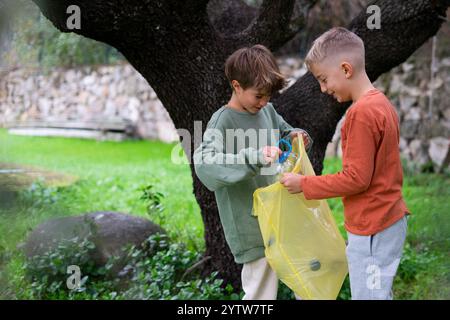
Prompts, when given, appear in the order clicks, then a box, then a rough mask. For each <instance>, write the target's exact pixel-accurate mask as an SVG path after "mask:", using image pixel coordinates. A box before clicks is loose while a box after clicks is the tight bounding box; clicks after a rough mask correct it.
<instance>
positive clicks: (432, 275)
mask: <svg viewBox="0 0 450 320" xmlns="http://www.w3.org/2000/svg"><path fill="white" fill-rule="evenodd" d="M174 146H175V144H165V143H161V142H156V141H126V142H100V141H92V140H81V139H64V138H42V137H40V138H33V137H22V136H11V135H8V134H7V133H6V131H5V130H3V129H0V164H3V165H2V166H0V169H1V168H5V166H6V167H7V166H8V165H9V166H12V164H14V165H22V166H26V167H24V168H30V167H32V168H36V169H40V170H48V172H50V173H51V174H53V175H55V174H65V175H67V176H68V177H70V179H66V180H65V182H64V183H62V184H61V185H58V183H54V182H52V183H49V185H46V183H45V181H41V182H37V183H34V184H31V185H30V186H27V182H26V181H27V180H26V179H25V180H24V181H25V182H24V183H23V191H21V192H20V193H19V196H18V197H17V198H15V200H16V201H5V198H4V197H3V198H1V199H3V202H2V204H1V205H0V219H1V220H0V285H2V282H5V281H7V280H6V279H5V277H3V280H2V277H1V275H2V270H7V269H8V268H9V270H14V265H13V264H14V263H17V261H16V260H14V259H11V258H8V257H10V256H11V253H12V252H15V250H16V247H17V246H18V245H20V243H21V242H23V241H24V239H25V238H26V234H27V232H28V231H29V230H31V229H32V228H33V227H35V226H36V225H38V224H39V223H41V222H43V221H45V220H47V219H50V218H54V217H59V216H68V215H77V214H81V213H85V212H93V211H100V210H101V211H105V210H109V211H119V212H125V213H130V214H133V215H138V216H143V217H149V215H148V213H147V211H146V206H145V203H144V202H143V201H142V200H140V199H139V198H140V197H141V195H142V188H144V187H146V186H148V185H152V186H153V189H154V190H156V191H158V192H161V193H162V194H164V198H163V199H162V205H163V207H164V210H163V211H162V213H161V214H158V215H153V216H151V217H150V218H151V219H152V220H153V221H155V222H157V223H160V224H161V225H162V226H163V227H164V228H165V229H166V230H168V232H169V234H170V235H171V236H173V237H175V238H177V239H178V240H180V241H183V242H185V243H187V244H188V245H189V247H191V248H195V249H196V250H203V248H204V241H203V224H202V220H201V216H200V209H199V207H198V205H197V203H196V200H195V198H194V195H193V187H192V176H191V172H190V168H189V166H188V165H187V164H174V163H172V162H171V160H170V159H171V153H172V150H173V147H174ZM340 169H341V162H340V160H339V159H326V161H325V169H324V172H325V173H331V172H337V171H338V170H340ZM43 172H44V171H43ZM43 176H45V174H43ZM6 177H7V175H5V174H0V186H1V185H5V183H4V181H5V178H6ZM9 177H10V176H9ZM1 179H3V180H1ZM62 180H64V179H63V178H62ZM67 181H70V183H71V184H69V185H68V182H67ZM74 181H75V182H74ZM0 191H1V190H0ZM403 192H404V196H405V199H406V202H407V204H408V207H409V209H410V210H411V211H412V212H413V215H412V216H411V218H410V220H409V233H408V244H407V246H406V249H405V256H404V261H403V262H402V265H401V268H400V270H399V276H398V277H397V279H396V284H395V294H396V298H399V299H446V298H447V299H448V298H450V294H449V289H448V288H449V287H450V279H449V272H448V270H449V260H450V259H449V256H448V254H449V252H450V250H449V248H450V240H449V234H450V219H448V215H449V212H450V201H449V199H450V178H449V176H448V175H435V174H421V175H413V174H406V175H405V184H404V190H403ZM329 204H330V207H331V208H332V210H333V213H334V216H335V218H336V221H337V223H338V226H339V228H340V230H341V232H342V234H343V235H344V237H345V236H346V235H345V232H344V228H343V207H342V202H341V201H340V199H331V200H329ZM5 272H6V271H4V272H3V274H5ZM0 298H1V291H0Z"/></svg>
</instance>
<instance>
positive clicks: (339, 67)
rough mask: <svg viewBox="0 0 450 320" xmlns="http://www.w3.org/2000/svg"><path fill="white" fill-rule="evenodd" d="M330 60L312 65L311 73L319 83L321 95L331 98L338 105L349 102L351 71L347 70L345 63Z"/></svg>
mask: <svg viewBox="0 0 450 320" xmlns="http://www.w3.org/2000/svg"><path fill="white" fill-rule="evenodd" d="M330 60H331V59H330ZM330 60H324V61H323V62H320V63H315V64H313V65H312V66H311V73H312V74H313V75H314V77H315V78H316V79H317V81H319V84H320V90H321V91H322V92H323V93H326V94H329V95H330V96H333V97H334V98H335V99H336V100H337V101H338V102H339V103H341V102H346V101H351V100H352V98H351V94H350V88H349V86H350V81H349V78H350V77H351V73H352V70H348V63H347V62H342V63H338V62H336V61H330ZM350 69H351V67H350Z"/></svg>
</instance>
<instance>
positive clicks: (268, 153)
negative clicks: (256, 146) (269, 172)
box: [263, 146, 281, 163]
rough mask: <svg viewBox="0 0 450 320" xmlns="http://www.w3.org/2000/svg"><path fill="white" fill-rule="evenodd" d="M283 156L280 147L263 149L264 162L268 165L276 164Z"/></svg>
mask: <svg viewBox="0 0 450 320" xmlns="http://www.w3.org/2000/svg"><path fill="white" fill-rule="evenodd" d="M280 154H281V150H280V148H278V147H273V146H265V147H264V148H263V155H264V161H266V162H267V163H274V162H275V161H276V160H277V159H278V157H279V156H280Z"/></svg>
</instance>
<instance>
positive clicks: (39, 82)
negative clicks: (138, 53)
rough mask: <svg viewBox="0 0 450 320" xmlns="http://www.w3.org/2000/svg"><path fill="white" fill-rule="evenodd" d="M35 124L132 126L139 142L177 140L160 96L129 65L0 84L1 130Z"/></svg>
mask: <svg viewBox="0 0 450 320" xmlns="http://www.w3.org/2000/svg"><path fill="white" fill-rule="evenodd" d="M32 120H45V121H80V122H83V121H85V122H89V121H127V122H130V123H132V124H133V125H134V126H135V130H136V135H137V136H138V137H142V138H148V139H159V140H162V141H166V142H169V141H175V140H178V136H177V134H176V130H175V127H174V125H173V123H172V120H171V119H170V116H169V114H168V113H167V111H166V110H165V109H164V107H163V105H162V104H161V102H160V101H159V100H158V97H157V96H156V94H155V92H154V91H153V90H152V89H151V88H150V87H149V85H148V83H147V81H146V80H145V79H144V78H143V77H142V76H141V75H140V74H139V73H138V72H136V71H135V70H134V69H133V68H132V67H131V66H130V65H129V64H120V65H115V66H98V67H83V68H78V69H56V70H52V71H51V72H50V73H49V74H43V73H42V71H41V70H36V69H17V70H14V71H11V72H9V73H8V74H6V75H4V76H3V78H2V79H0V126H8V124H10V123H13V122H16V121H20V122H24V121H32Z"/></svg>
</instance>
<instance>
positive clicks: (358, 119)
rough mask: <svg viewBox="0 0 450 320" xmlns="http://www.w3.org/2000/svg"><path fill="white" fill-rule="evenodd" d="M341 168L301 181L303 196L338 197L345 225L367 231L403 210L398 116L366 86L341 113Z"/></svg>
mask: <svg viewBox="0 0 450 320" xmlns="http://www.w3.org/2000/svg"><path fill="white" fill-rule="evenodd" d="M341 139H342V153H343V158H342V164H343V170H342V172H339V173H336V174H328V175H322V176H307V177H306V176H305V177H304V178H303V179H302V188H303V193H304V195H305V198H306V199H325V198H334V197H342V201H343V203H344V217H345V228H346V229H347V230H348V231H349V232H351V233H354V234H358V235H372V234H375V233H377V232H380V231H382V230H384V229H385V228H387V227H389V226H390V225H392V224H393V223H395V222H396V221H398V220H399V219H401V218H402V217H403V216H404V215H405V214H407V213H409V211H408V208H407V207H406V204H405V202H404V200H403V196H402V184H403V171H402V165H401V161H400V152H399V139H400V130H399V120H398V115H397V113H396V111H395V108H394V107H393V106H392V104H391V103H390V102H389V100H388V98H387V97H386V96H385V95H384V94H383V93H382V92H380V91H379V90H377V89H372V90H370V91H368V92H367V93H366V94H365V95H364V96H363V97H361V98H360V99H358V101H356V102H355V103H354V104H353V105H352V106H351V107H350V108H349V109H348V111H347V114H346V118H345V122H344V124H343V126H342V129H341Z"/></svg>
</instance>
